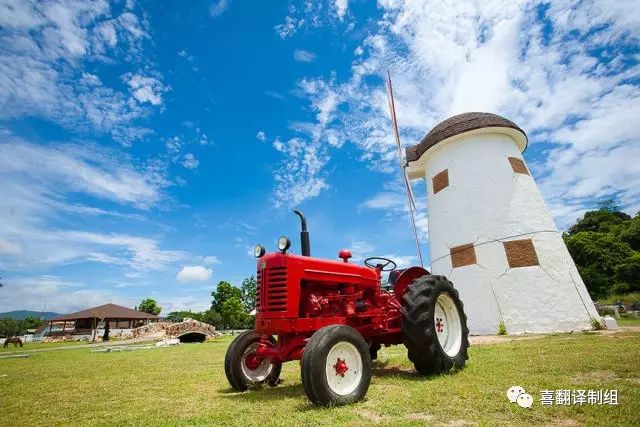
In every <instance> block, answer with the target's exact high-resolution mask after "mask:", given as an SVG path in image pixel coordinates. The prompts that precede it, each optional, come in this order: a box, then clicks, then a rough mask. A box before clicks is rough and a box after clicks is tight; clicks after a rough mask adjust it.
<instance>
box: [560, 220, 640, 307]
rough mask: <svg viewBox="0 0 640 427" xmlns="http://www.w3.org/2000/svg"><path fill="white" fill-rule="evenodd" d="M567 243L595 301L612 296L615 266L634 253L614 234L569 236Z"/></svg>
mask: <svg viewBox="0 0 640 427" xmlns="http://www.w3.org/2000/svg"><path fill="white" fill-rule="evenodd" d="M565 242H566V243H567V248H568V249H569V252H570V253H571V256H572V257H573V260H574V261H575V263H576V265H577V267H578V271H579V272H580V275H581V276H582V279H583V280H584V282H585V285H586V286H587V289H588V290H589V293H590V294H591V295H592V296H593V297H596V298H597V297H602V296H606V295H607V294H609V293H610V292H611V290H612V287H613V285H614V281H615V275H616V266H617V265H619V264H622V263H623V262H624V261H625V260H626V259H627V258H628V257H629V256H631V254H632V252H633V251H632V250H631V247H630V246H629V245H628V244H627V243H625V242H622V241H620V240H619V239H618V238H617V237H616V236H615V235H614V234H613V233H597V232H594V231H582V232H579V233H577V234H575V235H572V236H568V237H567V238H565Z"/></svg>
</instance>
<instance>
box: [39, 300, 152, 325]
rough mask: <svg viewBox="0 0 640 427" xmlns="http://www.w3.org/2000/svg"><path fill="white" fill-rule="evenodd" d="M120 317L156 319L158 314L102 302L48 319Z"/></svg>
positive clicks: (52, 320)
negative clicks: (98, 304)
mask: <svg viewBox="0 0 640 427" xmlns="http://www.w3.org/2000/svg"><path fill="white" fill-rule="evenodd" d="M94 318H98V319H122V320H129V319H131V320H141V319H158V316H155V315H153V314H149V313H145V312H144V311H138V310H133V309H131V308H128V307H123V306H121V305H116V304H104V305H100V306H98V307H92V308H87V309H85V310H81V311H77V312H75V313H71V314H62V315H60V316H57V317H54V318H53V319H50V320H49V322H60V321H69V320H79V319H94Z"/></svg>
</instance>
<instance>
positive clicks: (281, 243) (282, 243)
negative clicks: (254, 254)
mask: <svg viewBox="0 0 640 427" xmlns="http://www.w3.org/2000/svg"><path fill="white" fill-rule="evenodd" d="M289 247H291V240H289V238H288V237H287V236H280V238H279V239H278V249H279V250H280V251H281V252H285V251H286V250H287V249H289Z"/></svg>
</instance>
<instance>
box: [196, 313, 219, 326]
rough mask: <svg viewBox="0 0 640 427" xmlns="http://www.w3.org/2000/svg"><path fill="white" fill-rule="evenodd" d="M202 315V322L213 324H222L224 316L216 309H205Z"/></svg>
mask: <svg viewBox="0 0 640 427" xmlns="http://www.w3.org/2000/svg"><path fill="white" fill-rule="evenodd" d="M200 315H201V317H202V320H201V322H204V323H208V324H210V325H211V326H221V325H222V316H220V314H219V313H218V312H217V311H215V310H212V309H209V310H207V311H203V312H202V313H200Z"/></svg>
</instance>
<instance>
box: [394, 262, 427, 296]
mask: <svg viewBox="0 0 640 427" xmlns="http://www.w3.org/2000/svg"><path fill="white" fill-rule="evenodd" d="M428 274H431V273H429V271H428V270H426V269H424V268H422V267H418V266H413V267H409V268H407V269H406V270H404V271H403V272H402V273H400V275H399V276H398V278H397V279H396V282H395V284H394V285H393V294H394V295H395V297H396V299H397V300H398V301H402V297H403V296H404V293H405V291H406V290H407V286H409V285H410V284H411V283H413V281H414V280H416V279H417V278H418V277H422V276H426V275H428Z"/></svg>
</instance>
